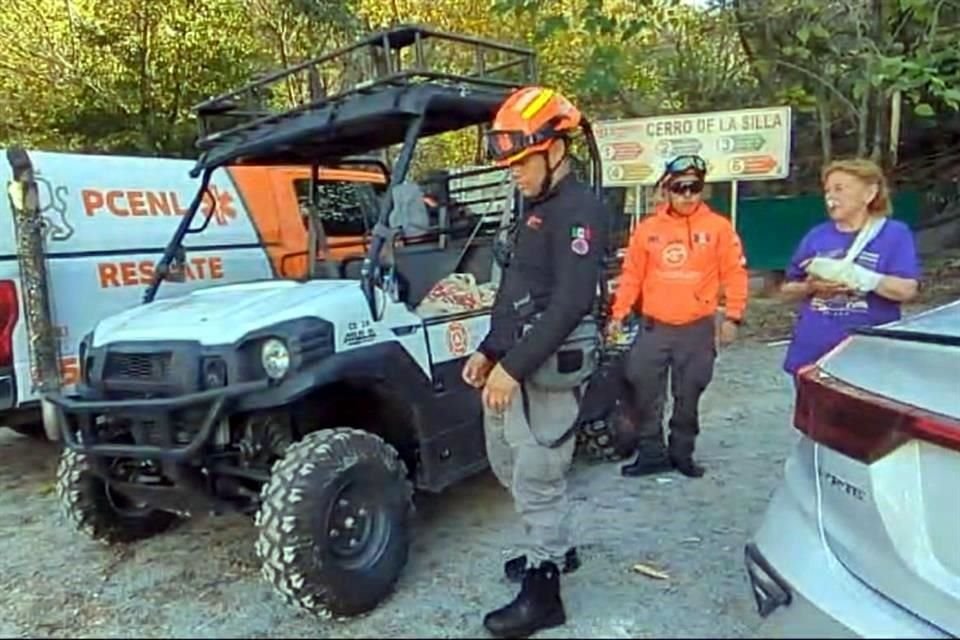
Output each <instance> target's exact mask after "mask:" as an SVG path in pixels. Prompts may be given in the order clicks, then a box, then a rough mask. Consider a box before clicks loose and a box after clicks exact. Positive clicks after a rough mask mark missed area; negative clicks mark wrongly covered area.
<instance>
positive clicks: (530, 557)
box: [463, 87, 607, 637]
mask: <svg viewBox="0 0 960 640" xmlns="http://www.w3.org/2000/svg"><path fill="white" fill-rule="evenodd" d="M580 119H581V116H580V113H579V112H578V111H577V110H576V109H575V108H574V107H573V106H572V105H571V104H570V103H569V102H568V101H567V100H566V99H565V98H563V96H561V95H559V94H557V93H556V92H554V91H552V90H550V89H544V88H540V87H530V88H526V89H523V90H520V91H518V92H516V93H514V94H513V95H511V96H510V98H508V99H507V101H506V102H505V103H504V104H503V106H502V107H501V108H500V110H499V112H498V114H497V117H496V119H495V122H494V126H493V128H492V130H491V132H490V133H489V134H488V136H489V137H488V143H489V147H490V151H491V153H492V155H493V156H494V158H495V160H496V161H497V162H498V163H499V164H501V166H509V167H510V170H511V172H512V174H513V177H514V180H515V182H516V184H517V187H518V188H519V190H520V192H521V194H522V195H523V196H524V198H525V200H526V203H527V207H526V210H525V211H524V213H523V215H522V217H520V219H519V220H518V221H517V224H518V226H517V228H516V231H515V233H514V234H513V237H514V241H513V246H512V247H511V252H510V258H509V264H508V265H507V266H506V268H505V269H504V272H503V277H502V280H501V282H500V286H499V289H498V292H497V298H496V303H495V305H494V309H493V313H492V318H491V327H490V332H489V334H488V335H487V336H486V338H485V339H484V340H483V342H482V343H481V344H480V346H479V348H478V351H477V353H475V354H473V355H472V356H471V357H470V358H469V360H468V361H467V363H466V365H465V367H464V370H463V378H464V380H465V381H466V382H467V383H468V384H471V385H473V386H475V387H477V388H482V389H483V403H484V409H485V430H486V442H487V454H488V457H489V459H490V463H491V467H492V468H493V471H494V473H495V474H496V475H497V477H498V478H499V480H500V482H501V483H502V484H503V485H504V486H505V487H508V488H509V489H510V490H511V492H512V494H513V498H514V502H515V504H516V508H517V512H518V513H519V514H520V517H521V519H522V521H523V524H524V528H525V533H526V535H525V536H524V540H523V542H524V546H525V547H526V553H525V554H524V555H521V556H519V557H517V558H514V559H513V560H511V561H510V562H508V563H507V566H506V567H505V571H506V573H507V575H508V577H509V578H511V579H514V580H520V581H522V583H523V584H522V588H521V591H520V593H519V594H518V595H517V597H516V598H515V599H514V600H513V601H512V602H511V603H509V604H508V605H506V606H505V607H503V608H501V609H498V610H496V611H493V612H491V613H489V614H487V616H486V618H485V619H484V624H485V626H486V627H487V629H488V630H489V631H490V632H491V633H493V634H494V635H496V636H500V637H507V636H509V637H516V636H522V635H528V634H531V633H533V632H535V631H537V630H539V629H543V628H547V627H553V626H557V625H561V624H564V623H565V621H566V614H565V611H564V607H563V603H562V601H561V599H560V586H559V573H560V566H563V567H564V570H566V571H570V570H573V569H575V568H576V567H577V564H578V560H577V558H576V552H575V549H574V548H573V546H572V544H571V539H570V527H569V522H568V519H569V510H570V507H569V502H568V499H567V494H566V474H567V471H568V470H569V468H570V464H571V461H572V459H573V453H574V447H575V445H576V438H575V437H574V435H575V433H574V429H575V423H576V418H577V414H578V411H579V395H580V392H581V391H582V387H583V385H584V384H585V382H586V377H587V376H588V375H589V374H590V372H592V368H593V366H594V365H595V362H593V357H592V356H593V354H594V353H595V351H590V350H589V348H588V349H586V350H580V349H578V348H577V347H576V345H574V346H570V345H569V344H567V345H566V346H565V343H567V342H568V338H569V337H570V336H571V335H576V336H586V337H585V338H584V341H585V343H590V340H591V338H590V336H591V335H592V334H591V331H592V329H591V327H595V323H594V324H591V322H590V321H591V320H592V316H591V311H592V310H593V308H594V302H595V298H596V295H597V289H598V282H599V279H600V277H601V272H602V265H603V260H602V259H603V256H604V252H605V244H606V239H607V216H606V215H605V208H604V204H603V203H602V202H601V201H600V200H599V199H598V198H597V197H596V196H595V195H594V194H593V193H592V191H591V190H590V188H589V187H588V186H587V185H585V184H583V183H582V182H580V181H578V180H577V178H576V177H575V176H574V175H573V174H572V171H571V163H570V160H569V157H568V154H569V144H570V143H569V138H568V136H569V135H570V134H571V133H572V132H573V131H574V130H575V129H576V128H578V127H579V125H580ZM599 333H600V332H599V331H596V341H597V343H598V342H599V339H600V337H599ZM561 347H562V348H561Z"/></svg>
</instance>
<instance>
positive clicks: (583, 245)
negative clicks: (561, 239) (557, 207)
mask: <svg viewBox="0 0 960 640" xmlns="http://www.w3.org/2000/svg"><path fill="white" fill-rule="evenodd" d="M591 237H592V234H591V232H590V227H586V226H584V225H579V224H575V225H573V226H572V227H570V250H571V251H573V252H574V253H575V254H577V255H578V256H585V255H587V253H589V252H590V238H591Z"/></svg>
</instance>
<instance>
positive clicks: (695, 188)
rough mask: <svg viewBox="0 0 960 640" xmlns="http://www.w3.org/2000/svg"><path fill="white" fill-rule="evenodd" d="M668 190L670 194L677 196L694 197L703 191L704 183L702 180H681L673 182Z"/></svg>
mask: <svg viewBox="0 0 960 640" xmlns="http://www.w3.org/2000/svg"><path fill="white" fill-rule="evenodd" d="M667 188H668V189H669V190H670V193H674V194H676V195H681V194H685V195H693V194H697V193H700V192H701V191H703V182H701V181H700V180H680V181H677V182H671V183H670V184H669V185H668V186H667Z"/></svg>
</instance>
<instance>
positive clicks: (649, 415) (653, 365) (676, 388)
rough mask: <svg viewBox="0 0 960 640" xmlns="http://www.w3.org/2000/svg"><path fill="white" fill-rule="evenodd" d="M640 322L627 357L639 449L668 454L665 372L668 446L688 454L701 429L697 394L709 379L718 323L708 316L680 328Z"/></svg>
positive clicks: (629, 404)
mask: <svg viewBox="0 0 960 640" xmlns="http://www.w3.org/2000/svg"><path fill="white" fill-rule="evenodd" d="M642 322H643V325H642V326H641V329H640V333H639V334H638V335H637V339H636V341H635V342H634V344H633V347H632V348H631V350H630V353H629V354H628V355H627V361H626V374H627V379H628V380H629V381H630V384H631V386H632V387H633V393H631V394H628V397H627V398H626V400H627V402H626V405H627V409H628V411H629V412H630V413H631V417H632V419H633V422H634V424H635V425H636V435H637V436H638V440H639V442H638V453H639V454H640V455H641V456H642V457H645V458H648V459H654V458H659V457H661V456H664V455H665V454H666V451H665V450H664V443H663V408H664V401H665V395H666V389H667V373H668V372H669V374H670V377H671V380H670V386H671V388H672V390H673V415H672V416H671V418H670V423H669V426H670V435H669V437H668V442H669V444H668V447H667V448H668V449H669V451H670V452H671V453H673V455H675V456H677V457H679V458H686V457H690V456H691V455H693V450H694V447H695V444H696V439H697V436H698V435H699V433H700V397H701V396H702V395H703V392H704V391H705V390H706V388H707V386H708V385H709V384H710V382H711V380H712V379H713V366H714V361H715V360H716V357H717V349H716V345H715V342H714V341H715V336H716V321H715V320H714V318H713V316H710V317H708V318H703V319H701V320H697V321H695V322H691V323H690V324H686V325H680V326H675V325H667V324H661V323H657V322H653V321H651V320H648V319H646V318H645V319H643V321H642Z"/></svg>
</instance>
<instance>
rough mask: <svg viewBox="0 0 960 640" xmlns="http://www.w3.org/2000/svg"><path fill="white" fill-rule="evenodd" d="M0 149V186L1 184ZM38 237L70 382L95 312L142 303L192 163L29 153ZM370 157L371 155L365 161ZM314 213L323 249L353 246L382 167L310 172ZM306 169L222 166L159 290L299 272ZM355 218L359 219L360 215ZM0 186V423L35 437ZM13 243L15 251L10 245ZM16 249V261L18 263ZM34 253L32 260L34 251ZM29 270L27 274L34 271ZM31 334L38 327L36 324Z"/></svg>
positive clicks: (26, 343) (182, 209) (23, 234)
mask: <svg viewBox="0 0 960 640" xmlns="http://www.w3.org/2000/svg"><path fill="white" fill-rule="evenodd" d="M6 156H7V154H6V153H4V154H3V161H0V182H2V183H3V184H4V185H5V186H6V185H7V184H8V182H9V181H10V180H11V177H12V176H11V166H10V164H9V162H7V161H6V159H7V158H6ZM28 156H29V159H30V161H31V163H32V165H33V171H34V178H35V181H36V184H37V197H38V209H39V222H40V224H41V225H42V227H41V231H42V236H43V246H42V247H40V250H42V252H43V255H42V260H43V262H44V263H45V264H43V265H42V266H43V267H44V270H45V272H46V273H45V277H44V278H42V279H40V280H38V281H37V283H36V284H35V285H34V286H44V287H45V288H46V292H45V293H46V295H47V298H48V308H49V318H48V320H49V322H50V323H51V325H52V327H51V328H52V330H53V333H54V334H55V337H56V338H57V341H58V348H57V351H58V353H57V354H56V357H57V361H58V363H59V383H60V384H61V385H63V386H64V387H65V388H66V389H68V390H69V389H70V388H72V387H73V385H74V384H75V383H76V381H77V377H78V375H79V372H80V367H79V364H78V361H77V350H78V348H79V344H80V340H81V338H83V335H84V334H85V333H86V332H88V331H89V330H90V328H91V327H93V326H95V325H96V324H97V322H99V321H100V320H101V319H103V318H106V317H108V316H111V315H113V314H115V313H118V312H120V311H122V310H124V309H128V308H131V307H135V306H137V305H139V304H140V303H141V301H142V298H143V294H144V290H145V289H146V287H147V286H148V285H149V284H150V282H151V279H152V277H153V274H154V265H155V263H156V262H157V260H158V258H159V257H160V255H161V254H162V253H163V249H164V247H165V246H166V244H167V242H168V241H169V239H170V237H171V236H172V235H173V232H174V231H175V230H176V228H177V225H178V224H179V223H180V220H181V219H182V218H183V215H184V214H185V213H186V211H187V209H188V207H189V205H190V201H191V199H192V198H193V196H194V192H195V191H196V184H195V182H194V181H193V180H191V179H190V176H189V172H190V169H191V168H192V167H193V161H191V160H179V159H168V158H143V157H124V156H107V155H84V154H72V153H50V152H44V151H30V152H29V153H28ZM371 162H373V161H371ZM319 177H320V181H321V185H320V186H321V190H322V193H323V194H324V196H325V197H324V198H322V199H321V200H320V205H321V211H320V216H321V219H323V220H324V223H325V224H326V225H327V230H328V235H329V236H330V242H329V246H328V248H329V251H330V253H331V255H334V256H341V257H342V256H345V255H349V254H351V253H362V251H363V235H364V232H365V230H366V229H367V228H369V226H370V225H372V224H373V222H374V217H375V213H374V211H375V210H374V208H373V207H372V206H370V205H369V204H367V205H364V203H369V202H370V201H371V200H372V198H373V197H376V196H377V195H378V194H380V193H382V191H383V188H384V185H385V176H384V172H383V170H382V169H378V168H376V167H374V168H359V169H358V168H355V167H351V166H347V167H345V168H337V169H326V168H324V169H321V171H320V174H319ZM309 182H310V169H309V167H303V166H299V167H298V166H270V167H264V166H259V167H251V166H244V167H229V168H226V169H225V170H224V171H221V172H218V173H217V175H215V176H214V177H213V178H212V179H211V182H210V189H209V194H208V195H207V196H206V197H205V199H204V201H203V204H202V205H201V208H200V213H201V217H205V215H206V214H207V213H209V212H211V209H212V215H211V218H210V222H209V223H208V225H207V228H206V229H205V230H204V232H203V233H202V234H196V235H189V236H187V237H186V238H185V240H184V246H185V247H186V249H187V250H188V251H189V258H188V259H187V260H186V262H185V264H184V265H183V278H182V281H179V282H178V281H169V283H168V284H167V285H166V286H165V287H163V288H162V289H161V290H159V291H158V297H160V298H168V297H176V296H181V295H184V294H186V293H188V292H190V291H194V290H197V289H200V288H203V287H207V286H210V285H214V284H225V283H230V282H247V281H251V280H260V279H264V278H272V277H296V276H300V275H303V274H305V273H306V256H307V227H306V222H305V217H304V215H303V204H304V202H305V200H306V194H307V192H308V189H309ZM364 216H366V217H364ZM30 225H31V221H30V220H27V221H25V223H24V225H23V228H19V229H18V228H17V221H16V217H15V215H14V211H13V209H12V207H11V201H10V198H9V197H7V194H4V195H3V196H0V426H9V427H11V428H13V429H15V430H17V431H20V432H22V433H26V434H28V435H37V436H40V435H42V430H41V428H40V421H39V412H38V409H39V396H40V394H39V385H38V384H37V381H36V380H34V379H33V376H32V375H31V367H30V349H31V344H35V343H36V336H31V332H30V330H29V327H28V321H27V315H28V314H27V313H26V310H25V308H24V307H25V305H24V303H25V301H24V298H23V296H24V292H25V290H26V283H25V282H24V275H25V274H29V271H30V268H29V264H27V263H28V262H29V258H30V257H31V256H29V253H30V252H36V251H37V250H38V247H36V246H33V245H31V244H30V237H29V235H30V234H29V233H28V232H27V231H28V230H27V228H26V227H29V226H30ZM18 242H20V243H21V244H22V246H23V249H24V252H21V251H19V250H18V246H17V245H18ZM21 255H23V256H24V258H27V260H23V261H21V260H19V257H20V256H21ZM33 257H36V256H33ZM34 275H38V274H34ZM35 329H36V331H37V332H42V329H43V328H42V327H35Z"/></svg>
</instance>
